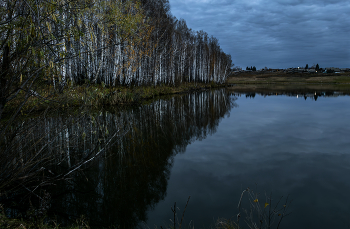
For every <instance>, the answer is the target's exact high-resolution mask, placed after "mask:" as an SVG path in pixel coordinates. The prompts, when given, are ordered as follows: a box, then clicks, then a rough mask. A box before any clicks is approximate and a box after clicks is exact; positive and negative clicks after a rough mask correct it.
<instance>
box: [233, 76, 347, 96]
mask: <svg viewBox="0 0 350 229" xmlns="http://www.w3.org/2000/svg"><path fill="white" fill-rule="evenodd" d="M227 83H228V84H229V85H231V88H232V89H235V90H237V91H242V90H243V91H246V90H252V91H255V90H272V89H273V90H317V91H318V90H334V91H346V92H350V72H345V73H331V74H327V73H311V74H310V73H309V74H307V73H295V74H290V73H285V72H269V73H255V72H248V73H240V74H238V75H233V76H231V77H229V78H228V79H227Z"/></svg>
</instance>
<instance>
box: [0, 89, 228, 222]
mask: <svg viewBox="0 0 350 229" xmlns="http://www.w3.org/2000/svg"><path fill="white" fill-rule="evenodd" d="M234 100H235V98H234V97H230V94H228V93H227V92H226V91H225V90H224V89H221V90H216V91H202V92H195V93H191V94H186V95H179V96H174V97H171V98H170V99H166V100H164V99H160V100H157V101H155V102H152V103H150V104H147V105H142V106H139V107H133V108H128V109H121V110H113V111H103V112H98V113H88V112H86V111H80V112H78V113H77V114H75V115H69V116H66V115H64V114H58V115H56V116H51V117H45V118H39V119H35V118H32V119H29V120H26V121H25V122H23V123H22V124H21V126H25V125H28V124H30V125H31V126H32V127H31V129H30V130H31V131H30V133H28V136H27V137H26V138H23V137H20V136H19V139H20V140H18V142H19V143H20V144H21V145H29V144H30V143H33V142H37V144H36V146H35V149H30V150H34V151H35V150H37V151H36V152H38V149H45V153H46V154H47V155H54V157H52V158H54V159H52V160H51V161H50V163H47V164H46V165H47V166H45V169H46V170H47V171H49V172H50V174H54V175H52V177H55V178H57V177H58V175H57V174H59V176H60V177H59V178H64V179H61V180H60V179H56V180H55V187H54V189H51V188H50V187H49V186H48V187H45V188H42V190H43V191H45V192H47V193H49V194H50V197H51V202H50V208H49V211H48V213H49V215H56V216H57V217H58V220H59V222H60V223H63V224H66V223H69V222H71V220H72V219H75V218H77V217H79V216H80V215H84V216H85V217H86V218H88V219H89V220H90V224H91V225H92V226H111V225H118V226H119V227H121V228H133V227H136V226H137V225H139V223H140V222H144V221H147V211H148V210H150V209H153V208H154V206H155V205H156V204H157V203H158V202H159V201H160V200H162V199H164V198H165V196H166V194H167V184H168V180H169V176H170V169H171V167H172V165H173V160H174V156H175V155H176V154H178V153H182V152H184V151H185V149H186V146H187V145H188V144H190V143H191V142H193V141H195V140H202V139H205V138H206V137H207V136H208V135H211V134H213V133H215V132H216V128H217V126H218V124H219V122H220V120H221V119H222V118H223V117H224V116H225V115H226V116H227V115H228V114H229V111H230V109H231V108H232V106H234V105H235V104H234ZM27 129H28V128H27ZM20 150H22V151H23V150H29V149H25V148H23V147H22V148H21V147H20ZM42 152H44V150H41V153H42ZM94 155H98V159H97V160H93V161H92V163H85V162H86V161H89V160H90V159H92V158H93V157H94ZM43 165H44V163H42V164H41V165H40V166H43ZM49 165H50V166H49ZM48 166H49V167H48ZM72 170H74V172H71V171H72ZM67 171H68V172H67ZM68 173H69V174H68ZM46 174H49V173H48V172H46ZM57 180H60V181H57ZM17 198H18V197H17ZM12 200H14V199H13V198H12ZM3 202H6V201H3ZM40 204H41V202H40V200H39V201H38V205H40ZM12 207H14V206H12ZM17 209H18V208H17ZM25 210H26V209H22V211H23V212H25Z"/></svg>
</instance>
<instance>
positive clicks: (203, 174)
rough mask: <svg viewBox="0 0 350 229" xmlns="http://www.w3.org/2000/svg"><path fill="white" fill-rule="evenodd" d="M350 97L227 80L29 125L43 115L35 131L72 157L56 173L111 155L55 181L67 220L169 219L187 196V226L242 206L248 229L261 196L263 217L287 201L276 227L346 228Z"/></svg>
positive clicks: (129, 224)
mask: <svg viewBox="0 0 350 229" xmlns="http://www.w3.org/2000/svg"><path fill="white" fill-rule="evenodd" d="M349 104H350V97H349V96H347V95H343V94H342V93H333V92H332V93H329V92H327V93H323V92H318V93H317V95H315V94H314V93H302V94H297V93H279V94H277V95H276V94H275V93H265V94H262V93H234V92H233V91H229V90H226V89H220V90H215V91H200V92H195V93H191V94H184V95H176V96H173V97H166V98H159V99H156V100H155V101H153V102H149V103H147V104H143V105H137V106H133V107H128V108H114V109H103V110H100V111H94V112H91V113H90V112H86V111H84V112H83V111H82V112H80V113H77V112H75V113H70V114H56V115H55V116H45V118H42V117H41V118H40V119H35V118H32V119H30V120H27V121H26V123H30V124H31V125H32V126H33V123H36V125H34V126H36V127H34V129H35V128H37V129H35V130H33V131H32V132H33V133H32V138H33V139H37V138H40V136H45V139H46V140H45V141H46V143H45V144H46V145H47V146H46V145H45V147H47V152H49V154H54V155H60V156H59V159H55V160H56V161H57V163H56V164H55V163H51V164H50V165H51V167H50V168H51V170H50V171H52V172H53V173H56V174H57V173H64V172H62V171H66V170H67V168H71V167H74V165H75V164H77V163H78V162H79V161H81V158H84V157H86V156H87V155H89V153H91V152H92V149H94V151H93V152H95V153H96V152H99V155H98V157H97V158H96V159H95V160H93V162H92V163H87V164H84V165H83V166H82V167H79V169H77V170H76V171H75V172H74V173H72V174H70V175H69V180H68V179H66V180H65V181H64V182H63V181H58V182H57V184H56V186H55V188H54V189H51V188H46V189H45V192H48V193H50V196H51V197H50V205H49V206H50V207H49V210H48V214H49V215H56V216H57V219H58V220H59V221H60V222H61V223H63V224H64V223H68V222H70V220H74V219H75V218H77V217H79V216H80V215H85V217H86V218H88V219H89V220H90V224H91V225H92V226H93V227H99V226H109V225H119V226H121V227H122V228H136V227H141V228H155V227H156V226H157V227H158V228H160V226H163V227H164V228H165V227H168V226H171V225H173V223H172V222H171V220H173V218H174V214H173V211H172V209H171V208H173V209H174V203H175V202H176V209H177V210H176V218H177V220H179V222H181V219H182V214H183V211H184V210H186V212H185V214H184V219H183V222H182V227H183V228H192V227H193V226H194V228H212V227H215V225H216V224H217V222H218V219H219V218H225V219H231V220H236V219H237V214H238V213H239V212H240V215H241V217H240V225H241V226H245V222H244V221H245V220H246V221H248V222H250V220H251V219H249V218H247V217H249V214H247V213H245V212H244V209H246V210H248V212H249V209H250V208H251V207H252V206H255V207H256V206H258V205H259V206H260V208H259V209H260V210H256V209H255V210H253V211H255V212H254V217H253V218H252V220H253V221H256V223H259V220H260V218H259V212H260V213H263V212H267V211H268V210H274V209H275V206H276V205H278V206H277V208H276V209H275V210H276V211H277V210H281V211H279V212H276V214H275V224H274V225H275V226H276V225H277V224H278V222H279V219H280V217H281V216H284V218H283V219H282V221H281V224H280V227H281V228H327V229H328V228H346V227H349V226H350V205H349V204H348V203H349V202H350V196H349V195H348V194H349V193H350V182H349V174H350V150H349V149H350V141H349V133H350V116H349V114H350V106H349ZM22 125H23V123H22ZM48 133H51V135H50V134H48ZM111 136H113V137H111ZM47 142H50V144H47ZM43 144H44V143H43ZM247 188H249V189H248V190H249V192H244V194H243V196H242V199H241V207H240V209H238V203H239V201H240V198H241V194H242V192H243V191H244V190H247ZM249 194H252V195H253V196H251V198H250V200H251V203H249ZM189 196H190V199H189V202H188V204H187V207H186V209H185V206H186V202H187V200H188V198H189ZM280 199H281V201H280V202H278V201H279V200H280ZM254 200H255V201H254ZM270 200H271V202H270ZM265 203H269V205H266V208H265ZM270 207H271V208H270ZM284 210H285V211H284ZM289 213H290V214H289ZM279 214H281V215H279ZM264 219H266V217H265V218H264Z"/></svg>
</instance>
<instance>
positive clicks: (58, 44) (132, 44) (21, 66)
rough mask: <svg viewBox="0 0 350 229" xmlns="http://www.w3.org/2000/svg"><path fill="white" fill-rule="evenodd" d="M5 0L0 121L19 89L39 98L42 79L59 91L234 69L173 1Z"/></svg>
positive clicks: (205, 76) (200, 78)
mask: <svg viewBox="0 0 350 229" xmlns="http://www.w3.org/2000/svg"><path fill="white" fill-rule="evenodd" d="M0 4H1V7H0V18H1V19H0V20H1V21H0V31H1V33H0V61H1V62H0V67H1V74H0V91H1V94H0V119H1V114H2V112H3V110H4V107H5V105H6V104H7V103H8V102H9V101H11V100H13V99H15V98H16V97H17V96H18V94H20V93H26V98H28V97H30V96H32V95H36V96H39V97H40V92H38V91H36V90H35V87H36V85H38V84H41V85H43V84H45V85H50V86H53V87H54V88H55V89H57V90H59V91H60V92H62V91H63V90H64V88H65V86H66V85H67V84H84V83H89V84H103V85H107V86H118V85H123V86H142V85H150V86H158V85H170V86H176V85H179V84H181V83H183V82H203V83H209V82H214V83H223V82H224V81H225V79H226V76H227V75H228V74H229V72H230V70H231V67H232V66H233V64H232V60H231V56H230V55H228V54H225V53H224V52H223V50H222V49H221V48H220V45H219V42H218V40H217V39H216V38H215V37H213V36H209V35H208V34H207V33H205V32H204V31H193V30H192V29H190V28H188V27H187V25H186V22H185V20H183V19H180V20H178V19H177V18H176V17H174V16H173V15H172V14H171V12H170V5H169V2H168V0H147V1H146V0H114V1H112V0H75V1H70V0H55V1H52V0H35V1H34V0H15V1H12V0H11V1H10V0H1V1H0ZM24 100H25V99H24ZM24 102H25V101H24Z"/></svg>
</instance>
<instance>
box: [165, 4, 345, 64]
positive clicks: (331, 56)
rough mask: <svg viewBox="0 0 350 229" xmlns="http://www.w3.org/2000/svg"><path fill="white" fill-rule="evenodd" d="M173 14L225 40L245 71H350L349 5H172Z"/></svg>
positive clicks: (221, 41) (224, 46)
mask: <svg viewBox="0 0 350 229" xmlns="http://www.w3.org/2000/svg"><path fill="white" fill-rule="evenodd" d="M169 3H170V7H171V13H172V14H173V15H174V16H175V17H176V18H177V19H180V18H183V19H185V21H186V22H187V26H188V27H189V28H191V29H193V30H195V31H199V30H203V31H205V32H207V33H208V34H209V36H214V37H216V38H217V39H218V40H219V44H220V47H221V48H222V49H223V51H224V52H225V53H227V54H230V55H231V56H232V61H233V63H234V64H235V66H240V67H242V68H243V69H245V68H246V67H247V66H256V68H257V69H261V68H264V67H268V68H289V67H305V65H306V64H308V65H309V67H311V66H312V65H314V64H315V65H316V64H317V63H318V64H319V66H320V67H321V68H325V67H340V68H350V1H349V0H169Z"/></svg>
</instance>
